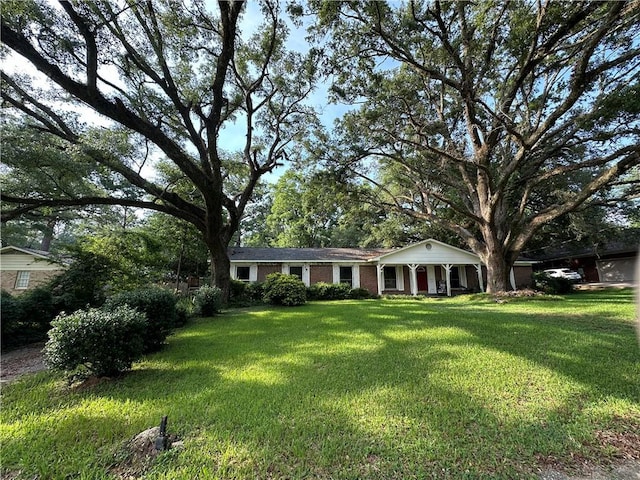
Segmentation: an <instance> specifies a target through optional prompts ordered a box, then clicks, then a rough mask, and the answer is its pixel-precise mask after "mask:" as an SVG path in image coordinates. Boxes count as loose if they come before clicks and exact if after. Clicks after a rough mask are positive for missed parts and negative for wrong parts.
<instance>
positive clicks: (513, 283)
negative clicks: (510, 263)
mask: <svg viewBox="0 0 640 480" xmlns="http://www.w3.org/2000/svg"><path fill="white" fill-rule="evenodd" d="M509 282H511V288H513V289H514V290H516V275H515V273H513V267H511V270H510V271H509Z"/></svg>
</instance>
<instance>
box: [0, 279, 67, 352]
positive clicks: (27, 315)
mask: <svg viewBox="0 0 640 480" xmlns="http://www.w3.org/2000/svg"><path fill="white" fill-rule="evenodd" d="M1 314H2V317H1V318H2V322H1V323H2V345H3V346H6V347H9V346H10V347H20V346H22V345H27V344H29V343H32V342H38V341H41V340H43V339H45V338H47V331H48V330H49V328H51V320H53V318H54V316H55V312H54V308H53V304H52V299H51V292H50V291H49V290H48V289H46V288H44V287H38V288H34V289H32V290H27V291H26V292H24V293H22V294H20V295H18V296H15V297H14V296H12V295H11V294H9V293H8V292H5V291H3V292H2V312H1Z"/></svg>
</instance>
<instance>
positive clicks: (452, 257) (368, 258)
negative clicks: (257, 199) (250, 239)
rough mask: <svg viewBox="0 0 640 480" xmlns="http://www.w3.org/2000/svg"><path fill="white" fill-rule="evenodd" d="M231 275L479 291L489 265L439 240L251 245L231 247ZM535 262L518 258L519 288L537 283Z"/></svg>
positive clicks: (417, 291) (408, 290)
mask: <svg viewBox="0 0 640 480" xmlns="http://www.w3.org/2000/svg"><path fill="white" fill-rule="evenodd" d="M229 258H230V260H231V278H234V279H237V280H242V281H245V282H264V280H265V279H266V277H267V275H269V274H270V273H274V272H282V273H288V274H293V275H297V276H298V277H300V278H301V279H302V281H303V282H304V283H305V285H307V286H310V285H313V284H315V283H318V282H327V283H348V284H349V285H351V286H352V287H353V288H358V287H361V288H366V289H367V290H369V291H370V292H371V293H373V294H378V295H383V294H406V295H437V294H441V295H452V294H454V293H462V292H479V291H483V290H484V285H486V278H487V274H486V269H485V268H484V266H483V265H482V262H481V261H480V259H479V257H478V256H477V255H476V254H474V253H471V252H468V251H466V250H462V249H460V248H457V247H453V246H451V245H448V244H446V243H442V242H439V241H437V240H433V239H429V240H424V241H422V242H419V243H415V244H413V245H409V246H407V247H404V248H400V249H393V250H391V249H360V248H248V247H233V248H230V249H229ZM533 263H534V262H532V261H518V262H516V265H515V266H514V268H513V269H512V272H511V285H512V287H513V288H514V289H515V288H524V287H529V286H531V273H532V264H533Z"/></svg>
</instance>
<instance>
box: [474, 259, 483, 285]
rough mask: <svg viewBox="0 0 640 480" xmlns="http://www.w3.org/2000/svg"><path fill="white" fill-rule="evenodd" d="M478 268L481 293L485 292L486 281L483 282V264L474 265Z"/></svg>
mask: <svg viewBox="0 0 640 480" xmlns="http://www.w3.org/2000/svg"><path fill="white" fill-rule="evenodd" d="M474 267H476V272H478V286H479V287H480V291H481V292H484V281H483V280H482V264H481V263H478V264H477V265H474Z"/></svg>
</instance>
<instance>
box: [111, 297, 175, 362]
mask: <svg viewBox="0 0 640 480" xmlns="http://www.w3.org/2000/svg"><path fill="white" fill-rule="evenodd" d="M176 302H177V299H176V297H175V296H174V295H173V294H172V293H171V292H169V291H168V290H163V289H161V288H142V289H138V290H132V291H130V292H122V293H119V294H118V295H114V296H113V297H111V298H109V299H108V300H107V301H106V302H105V304H104V308H105V309H106V310H114V309H116V308H118V307H121V306H123V305H128V306H130V307H131V308H135V309H136V310H138V311H139V312H141V313H143V314H145V315H146V317H147V329H146V332H145V335H144V351H145V353H149V352H155V351H158V350H159V349H160V348H161V347H162V344H163V343H164V341H165V340H166V338H167V335H169V334H170V333H171V331H172V330H173V329H174V328H175V326H176V320H177V317H178V314H177V311H176Z"/></svg>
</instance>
